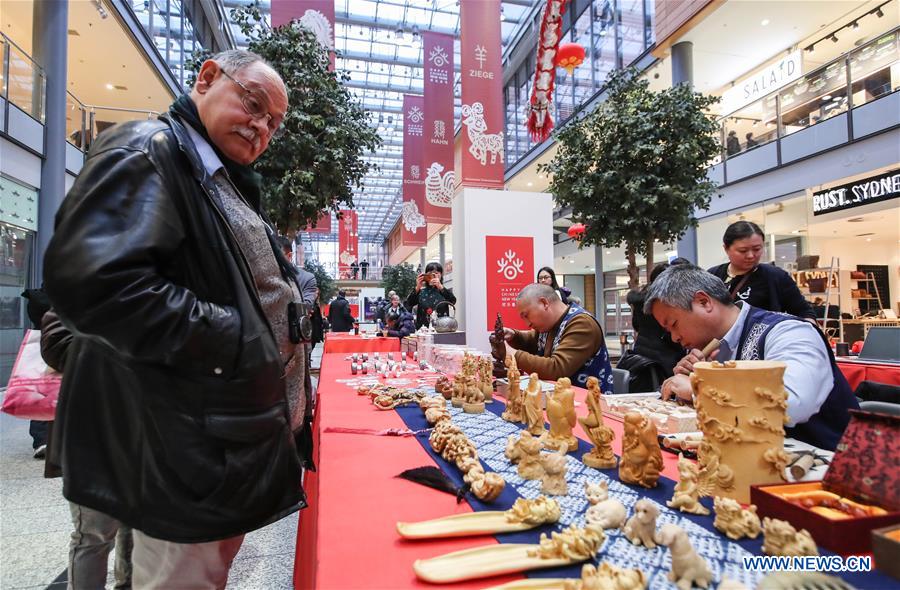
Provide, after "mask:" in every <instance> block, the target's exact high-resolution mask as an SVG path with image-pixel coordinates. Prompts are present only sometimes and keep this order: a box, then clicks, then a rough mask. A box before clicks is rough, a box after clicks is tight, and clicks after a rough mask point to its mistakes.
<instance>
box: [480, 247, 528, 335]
mask: <svg viewBox="0 0 900 590" xmlns="http://www.w3.org/2000/svg"><path fill="white" fill-rule="evenodd" d="M484 240H485V244H484V251H485V256H486V260H485V269H486V274H487V277H486V280H485V284H486V285H487V298H486V301H487V329H488V330H493V329H494V322H495V321H496V320H497V314H498V313H499V314H500V317H502V318H503V325H504V326H505V327H507V328H513V329H516V330H527V329H528V324H527V323H526V322H525V320H523V319H522V318H520V317H519V312H518V310H517V309H516V297H517V296H518V295H519V292H520V291H521V290H522V288H523V287H524V286H525V285H529V284H531V283H533V282H534V238H532V237H525V236H521V237H520V236H485V237H484Z"/></svg>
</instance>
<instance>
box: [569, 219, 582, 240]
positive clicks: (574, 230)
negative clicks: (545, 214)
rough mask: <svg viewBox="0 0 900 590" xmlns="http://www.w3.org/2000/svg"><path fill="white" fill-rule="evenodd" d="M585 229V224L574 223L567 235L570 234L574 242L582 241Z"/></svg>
mask: <svg viewBox="0 0 900 590" xmlns="http://www.w3.org/2000/svg"><path fill="white" fill-rule="evenodd" d="M585 229H586V228H585V227H584V224H583V223H573V224H572V225H570V226H569V230H568V231H567V232H566V233H567V234H569V237H570V238H572V239H573V240H580V239H581V238H583V237H584V230H585Z"/></svg>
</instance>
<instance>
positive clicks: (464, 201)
mask: <svg viewBox="0 0 900 590" xmlns="http://www.w3.org/2000/svg"><path fill="white" fill-rule="evenodd" d="M552 218H553V200H552V198H551V196H550V195H549V194H547V193H528V192H518V191H499V190H487V189H478V188H466V187H464V188H462V189H461V190H460V191H459V192H457V193H456V196H454V197H453V285H454V292H455V294H456V296H457V303H456V318H457V320H459V325H460V328H459V329H460V330H465V332H466V344H467V345H468V346H471V347H474V348H477V349H479V350H483V351H485V352H487V351H489V350H490V344H489V343H488V335H489V333H490V332H491V330H492V329H493V325H494V321H495V319H496V311H501V310H500V309H497V308H496V306H497V305H498V301H497V300H496V299H495V298H496V297H499V295H498V293H496V292H493V291H492V290H491V287H490V284H489V283H488V282H487V279H488V273H493V278H497V277H499V276H500V275H498V274H497V272H498V270H499V269H500V267H499V266H498V260H496V257H493V256H492V257H491V258H492V259H491V260H488V257H489V256H490V255H491V253H490V252H488V248H487V242H488V236H503V237H508V238H509V241H508V244H509V245H510V246H509V247H511V245H512V244H515V243H516V240H520V239H522V238H528V239H530V240H531V251H530V252H518V251H516V253H515V254H516V255H515V256H514V261H515V260H522V261H524V262H525V264H523V265H522V268H523V271H522V273H521V274H518V273H516V272H513V271H510V272H509V274H508V275H507V276H512V275H514V274H517V276H515V277H513V279H512V281H511V282H514V283H515V284H519V283H521V284H522V285H525V284H528V283H533V282H535V280H536V279H535V277H536V274H537V269H539V268H540V267H542V266H545V265H551V266H552V265H553V227H552V225H551V223H550V221H549V220H550V219H552ZM504 247H505V248H507V247H508V246H507V244H504ZM506 251H507V250H504V253H505V252H506ZM529 257H530V258H531V260H526V259H527V258H529ZM529 263H530V264H529ZM525 267H530V271H528V272H527V274H526V271H525V270H524V269H525ZM518 288H519V287H518V286H517V287H510V289H513V290H516V291H517V290H518ZM489 292H490V293H489ZM489 297H490V298H491V300H490V301H489ZM504 301H505V304H506V305H507V306H511V307H505V308H504V309H505V310H506V311H505V312H504V325H509V326H510V327H524V324H523V323H522V322H521V320H519V318H518V314H516V313H515V308H514V306H515V293H513V294H512V296H511V297H508V298H504ZM489 308H490V309H496V311H495V312H494V313H493V314H492V315H491V316H490V318H488V310H489ZM510 311H511V312H512V313H510V314H509V316H507V315H506V314H507V313H509V312H510ZM489 320H490V321H489ZM508 320H510V321H508ZM513 320H514V321H516V322H518V323H517V324H513V323H512V321H513Z"/></svg>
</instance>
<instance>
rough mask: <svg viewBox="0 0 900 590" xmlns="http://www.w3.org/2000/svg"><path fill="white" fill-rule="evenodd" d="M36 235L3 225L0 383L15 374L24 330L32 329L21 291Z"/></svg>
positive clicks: (0, 224)
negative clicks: (13, 367)
mask: <svg viewBox="0 0 900 590" xmlns="http://www.w3.org/2000/svg"><path fill="white" fill-rule="evenodd" d="M33 248H34V232H31V231H28V230H25V229H22V228H19V227H16V226H14V225H9V224H7V223H3V222H0V383H3V384H5V383H6V382H7V381H8V380H9V375H10V373H11V372H12V366H13V363H14V362H15V360H16V354H17V353H18V351H19V345H20V344H21V343H22V336H23V335H24V334H25V330H26V329H27V328H30V327H31V325H30V324H29V323H28V316H27V315H26V314H25V303H26V302H25V300H24V299H22V291H23V290H24V289H25V288H26V287H27V286H28V276H29V274H30V272H31V258H32V252H33Z"/></svg>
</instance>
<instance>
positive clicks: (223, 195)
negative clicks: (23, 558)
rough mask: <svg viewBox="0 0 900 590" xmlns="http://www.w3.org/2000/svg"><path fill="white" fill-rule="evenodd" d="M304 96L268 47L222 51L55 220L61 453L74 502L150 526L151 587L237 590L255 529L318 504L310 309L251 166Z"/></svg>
mask: <svg viewBox="0 0 900 590" xmlns="http://www.w3.org/2000/svg"><path fill="white" fill-rule="evenodd" d="M287 107H288V98H287V93H286V89H285V86H284V83H283V82H282V81H281V78H280V77H279V75H278V74H277V73H276V72H275V71H274V70H273V69H272V68H271V67H270V66H269V65H268V64H266V63H265V62H264V61H263V60H262V59H261V58H260V57H259V56H257V55H255V54H252V53H249V52H246V51H227V52H224V53H221V54H218V55H216V56H214V57H213V58H212V59H210V60H207V61H206V62H204V63H203V65H202V67H201V69H200V72H199V75H198V77H197V82H196V84H195V85H194V88H193V90H192V91H191V93H190V96H187V95H185V96H181V97H179V98H178V99H177V100H176V101H175V103H174V104H173V105H172V108H171V110H170V111H169V112H168V113H166V114H165V115H163V116H161V117H160V118H159V120H156V121H135V122H129V123H123V124H121V125H117V126H114V127H112V128H110V129H109V130H107V131H106V132H104V133H103V134H102V135H101V136H100V137H99V138H98V139H97V141H95V142H94V144H93V145H92V146H91V150H90V152H89V153H88V158H87V161H86V162H85V165H84V168H83V169H82V171H81V174H80V175H79V176H78V178H77V180H76V181H75V184H74V185H73V187H72V189H71V191H70V192H69V194H68V196H67V198H66V200H65V201H64V203H63V204H62V206H61V208H60V210H59V213H58V214H57V217H56V232H55V235H54V236H53V239H52V240H51V243H50V245H49V248H48V251H47V255H46V260H45V265H44V268H45V271H44V272H45V279H46V290H47V292H48V294H49V296H50V300H51V302H52V303H53V304H54V306H55V308H56V310H57V312H58V314H59V316H60V318H61V320H62V322H63V323H64V324H65V325H66V326H67V327H69V328H70V329H71V330H72V332H73V334H74V335H75V337H74V340H73V342H72V344H71V348H70V350H69V355H68V358H69V361H68V363H67V366H66V379H65V380H64V384H63V386H62V391H61V392H60V400H59V406H58V415H57V418H58V419H57V422H56V427H55V430H54V438H53V441H52V443H51V446H52V448H51V456H53V455H54V454H55V455H56V456H58V458H59V459H61V464H62V467H63V472H64V488H63V493H64V495H65V496H66V498H67V499H69V500H70V501H71V502H72V503H73V504H74V505H77V506H80V507H85V508H87V509H90V510H92V511H94V512H96V513H97V514H99V515H100V517H103V518H106V519H112V520H114V521H118V522H120V523H124V524H126V525H129V526H131V527H132V528H133V529H134V552H133V555H132V559H133V564H134V574H133V580H132V581H133V585H134V586H135V587H138V588H144V587H152V588H175V587H179V588H194V587H197V588H224V587H225V583H226V581H227V578H228V570H229V568H230V567H231V563H232V560H233V559H234V556H235V554H236V553H237V551H238V549H239V548H240V546H241V542H242V541H243V536H244V534H245V533H246V532H248V531H251V530H254V529H257V528H259V527H261V526H263V525H266V524H268V523H271V522H273V521H275V520H278V519H280V518H282V517H284V516H286V515H288V514H290V513H292V512H294V511H295V510H298V509H299V508H302V507H303V506H305V499H304V495H303V491H302V489H301V485H300V473H301V465H302V464H303V460H304V457H301V456H299V454H298V451H297V448H298V442H300V443H303V442H305V441H304V438H305V435H308V424H309V417H310V415H311V411H312V408H311V405H312V404H311V402H310V400H309V398H308V396H309V391H308V390H307V389H306V387H305V386H304V382H305V374H304V372H305V364H306V363H305V360H306V359H305V354H303V350H304V347H303V342H304V341H305V340H307V338H305V337H304V334H303V330H300V329H298V323H297V319H298V318H299V317H301V316H302V315H303V314H304V313H305V310H304V308H303V303H302V298H301V294H300V293H299V292H298V288H297V283H296V281H295V280H294V276H295V268H294V266H293V265H292V264H290V263H289V262H288V261H287V260H286V259H285V258H284V255H283V254H282V252H281V251H280V248H279V247H278V244H277V241H276V234H275V232H274V231H273V228H272V226H271V224H270V223H269V222H268V220H267V219H266V217H265V215H264V214H263V212H262V208H261V204H260V196H261V192H260V177H259V175H257V174H256V173H255V172H253V171H252V170H251V169H250V168H249V165H250V164H251V163H252V162H254V161H255V160H256V159H257V158H259V156H260V155H262V153H263V152H265V150H266V148H267V147H268V146H269V142H270V140H271V139H272V138H273V136H274V135H275V134H276V132H277V131H278V129H279V126H280V124H281V121H282V120H283V119H284V116H285V113H286V111H287ZM300 447H302V448H304V449H305V450H308V449H309V447H308V444H301V445H300ZM62 449H64V450H65V452H63V453H60V451H61V450H62ZM76 526H89V523H76ZM106 551H107V552H108V548H107V549H106ZM70 583H71V584H72V585H73V586H74V587H82V586H79V585H78V584H79V582H78V581H77V580H71V579H70ZM100 586H101V587H102V584H101V585H100ZM84 587H87V586H84Z"/></svg>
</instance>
